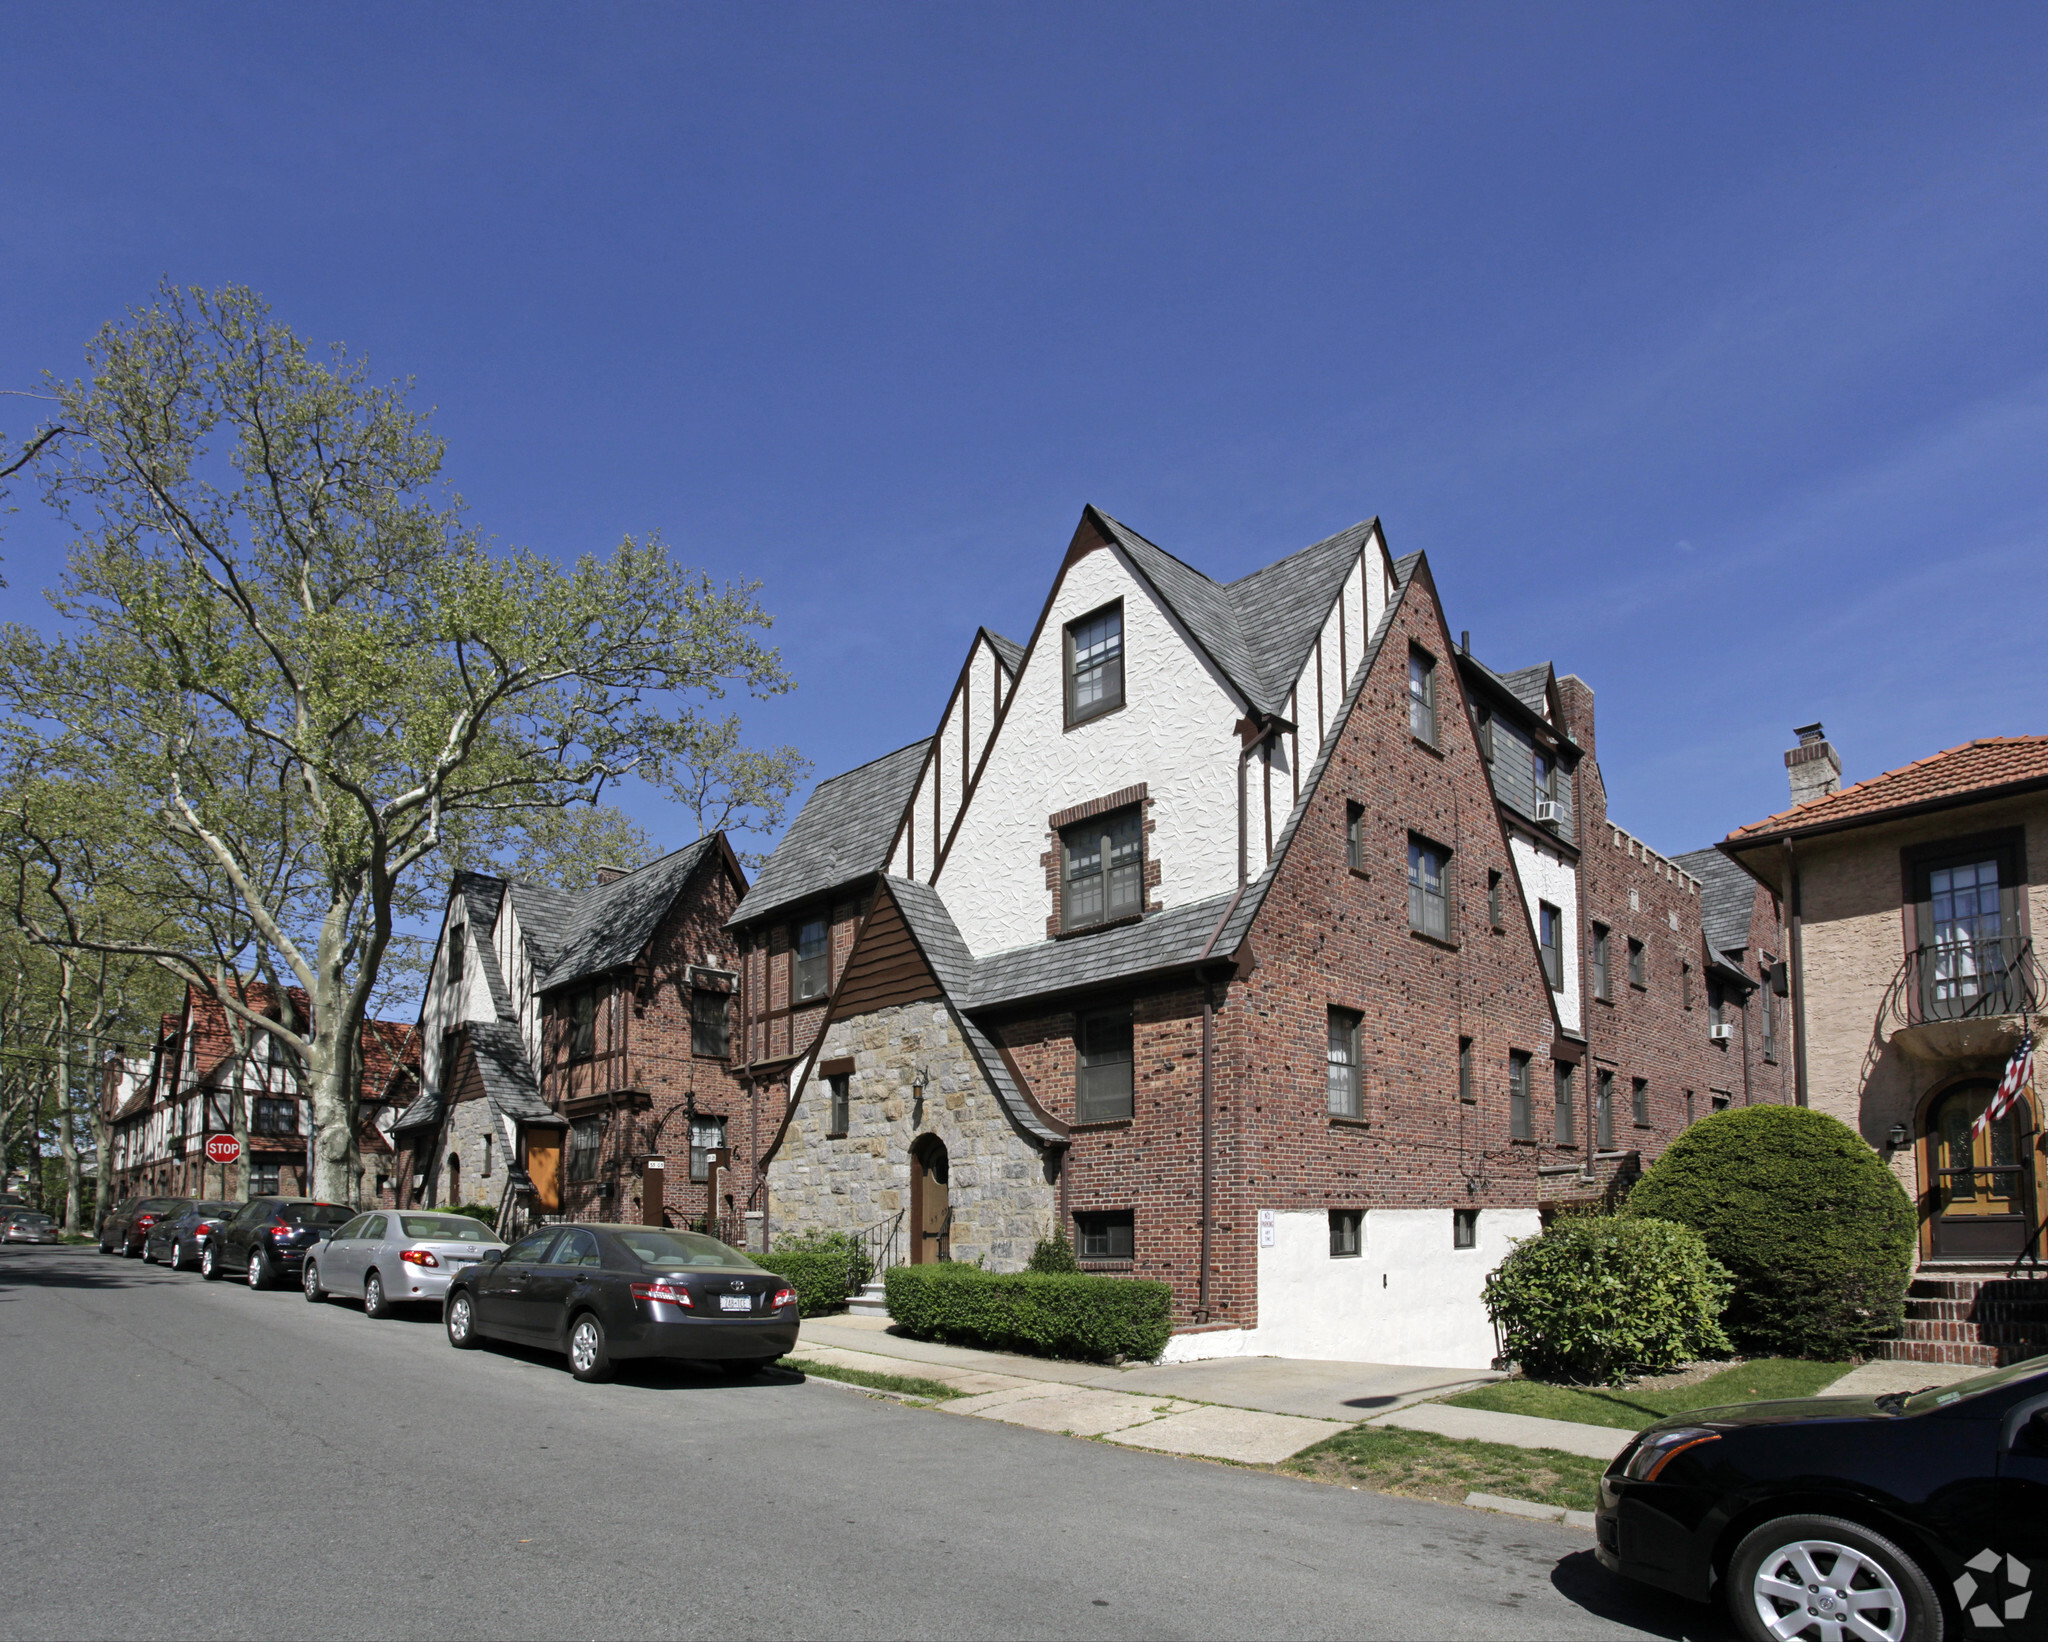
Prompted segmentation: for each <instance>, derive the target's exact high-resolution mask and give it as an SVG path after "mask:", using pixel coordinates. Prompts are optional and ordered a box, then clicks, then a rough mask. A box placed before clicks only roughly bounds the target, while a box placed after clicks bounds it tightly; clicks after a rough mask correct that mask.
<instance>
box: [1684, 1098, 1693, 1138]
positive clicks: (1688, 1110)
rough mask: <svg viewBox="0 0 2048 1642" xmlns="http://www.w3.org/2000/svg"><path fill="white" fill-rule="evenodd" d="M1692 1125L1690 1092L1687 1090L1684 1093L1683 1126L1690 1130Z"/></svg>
mask: <svg viewBox="0 0 2048 1642" xmlns="http://www.w3.org/2000/svg"><path fill="white" fill-rule="evenodd" d="M1692 1124H1693V1115H1692V1091H1691V1090H1690V1089H1688V1090H1686V1092H1685V1126H1686V1127H1687V1128H1688V1129H1690V1128H1691V1127H1692Z"/></svg>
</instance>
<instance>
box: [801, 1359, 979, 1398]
mask: <svg viewBox="0 0 2048 1642" xmlns="http://www.w3.org/2000/svg"><path fill="white" fill-rule="evenodd" d="M775 1366H776V1367H777V1368H793V1369H795V1370H796V1371H797V1372H798V1373H799V1374H804V1375H815V1376H816V1377H817V1378H818V1379H821V1380H843V1381H844V1382H845V1383H846V1384H848V1385H859V1386H866V1387H867V1388H868V1390H870V1391H894V1392H896V1393H897V1394H898V1395H900V1396H904V1397H928V1398H930V1399H931V1400H932V1401H933V1402H943V1401H944V1400H945V1399H946V1398H948V1397H958V1396H962V1395H964V1393H963V1392H961V1391H960V1390H959V1389H958V1388H956V1387H954V1386H950V1385H948V1384H946V1382H945V1381H944V1380H924V1379H919V1378H918V1377H917V1376H916V1375H914V1374H876V1373H874V1372H872V1371H871V1370H868V1369H865V1368H838V1367H835V1366H834V1365H832V1364H830V1363H813V1362H808V1361H806V1360H805V1359H804V1358H802V1357H785V1358H783V1359H782V1361H781V1362H779V1363H777V1364H776V1365H775Z"/></svg>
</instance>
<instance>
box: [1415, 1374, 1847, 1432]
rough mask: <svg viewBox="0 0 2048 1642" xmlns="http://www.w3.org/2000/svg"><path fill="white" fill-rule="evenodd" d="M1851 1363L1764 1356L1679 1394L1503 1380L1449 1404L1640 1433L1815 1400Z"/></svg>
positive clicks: (1684, 1388) (1462, 1394)
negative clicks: (1694, 1418) (1675, 1421)
mask: <svg viewBox="0 0 2048 1642" xmlns="http://www.w3.org/2000/svg"><path fill="white" fill-rule="evenodd" d="M1849 1367H1850V1365H1849V1364H1847V1363H1809V1362H1803V1361H1801V1360H1799V1359H1797V1358H1792V1357H1759V1358H1757V1359H1756V1360H1755V1361H1753V1362H1747V1363H1738V1364H1736V1365H1735V1366H1734V1367H1733V1368H1724V1369H1722V1370H1721V1372H1720V1373H1718V1374H1715V1375H1712V1376H1711V1377H1709V1378H1707V1379H1704V1380H1701V1381H1699V1382H1698V1383H1697V1384H1695V1385H1688V1386H1681V1387H1679V1388H1678V1389H1676V1390H1664V1389H1658V1390H1650V1389H1647V1388H1631V1387H1623V1388H1621V1389H1620V1390H1611V1389H1609V1388H1607V1387H1605V1386H1573V1385H1549V1384H1546V1383H1545V1382H1544V1381H1541V1380H1498V1381H1496V1382H1495V1383H1494V1384H1492V1385H1482V1386H1479V1387H1476V1388H1475V1389H1473V1390H1471V1391H1461V1392H1459V1393H1458V1395H1457V1396H1455V1397H1446V1398H1445V1399H1444V1401H1445V1402H1447V1403H1449V1404H1451V1406H1452V1407H1454V1408H1490V1409H1492V1410H1494V1411H1495V1412H1496V1413H1501V1414H1534V1415H1536V1416H1537V1417H1539V1418H1541V1419H1546V1420H1576V1421H1578V1422H1579V1424H1581V1425H1611V1426H1613V1427H1615V1428H1616V1429H1617V1430H1622V1431H1640V1430H1642V1428H1643V1427H1644V1426H1646V1425H1648V1424H1650V1422H1651V1421H1653V1420H1661V1419H1663V1418H1664V1417H1665V1416H1666V1415H1667V1414H1683V1413H1685V1412H1686V1411H1687V1410H1688V1409H1694V1408H1717V1407H1720V1406H1722V1405H1724V1404H1727V1403H1754V1402H1768V1401H1770V1400H1772V1399H1773V1398H1777V1397H1811V1396H1813V1395H1815V1394H1816V1393H1817V1392H1819V1391H1820V1390H1822V1389H1823V1388H1824V1387H1825V1386H1827V1385H1828V1384H1829V1383H1830V1382H1832V1381H1834V1380H1838V1379H1840V1378H1841V1377H1842V1376H1843V1375H1844V1374H1846V1373H1848V1372H1849Z"/></svg>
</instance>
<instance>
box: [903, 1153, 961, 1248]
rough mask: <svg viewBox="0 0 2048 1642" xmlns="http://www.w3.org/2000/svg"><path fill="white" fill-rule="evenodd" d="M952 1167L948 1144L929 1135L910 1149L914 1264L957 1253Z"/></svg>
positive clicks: (911, 1222) (911, 1244)
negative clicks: (950, 1191) (954, 1229)
mask: <svg viewBox="0 0 2048 1642" xmlns="http://www.w3.org/2000/svg"><path fill="white" fill-rule="evenodd" d="M951 1179H952V1170H951V1168H950V1167H949V1166H948V1163H947V1160H946V1143H945V1142H944V1141H943V1140H941V1139H939V1137H938V1136H937V1135H925V1136H923V1137H922V1138H920V1139H919V1140H918V1142H917V1144H916V1145H914V1146H912V1147H911V1148H910V1229H911V1240H910V1263H911V1264H912V1265H914V1266H921V1265H924V1264H925V1263H927V1262H928V1261H932V1260H949V1259H951V1258H952V1255H953V1239H952V1232H953V1210H952V1206H951V1204H950V1203H949V1201H948V1197H949V1189H948V1184H947V1183H948V1182H949V1181H950V1180H951Z"/></svg>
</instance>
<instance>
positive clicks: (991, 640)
mask: <svg viewBox="0 0 2048 1642" xmlns="http://www.w3.org/2000/svg"><path fill="white" fill-rule="evenodd" d="M981 636H982V637H983V638H985V639H987V640H988V646H989V648H990V649H991V650H993V651H995V653H996V660H998V661H1000V662H1001V663H1002V664H1003V671H1004V672H1006V673H1008V674H1009V675H1010V676H1011V677H1012V678H1015V677H1016V676H1017V669H1018V668H1020V667H1022V666H1023V665H1024V646H1023V645H1021V644H1019V643H1018V642H1017V641H1016V640H1015V639H1006V638H1004V637H1003V635H1002V634H1000V633H991V632H990V631H989V630H988V629H987V628H986V627H984V628H983V629H982V630H981Z"/></svg>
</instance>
